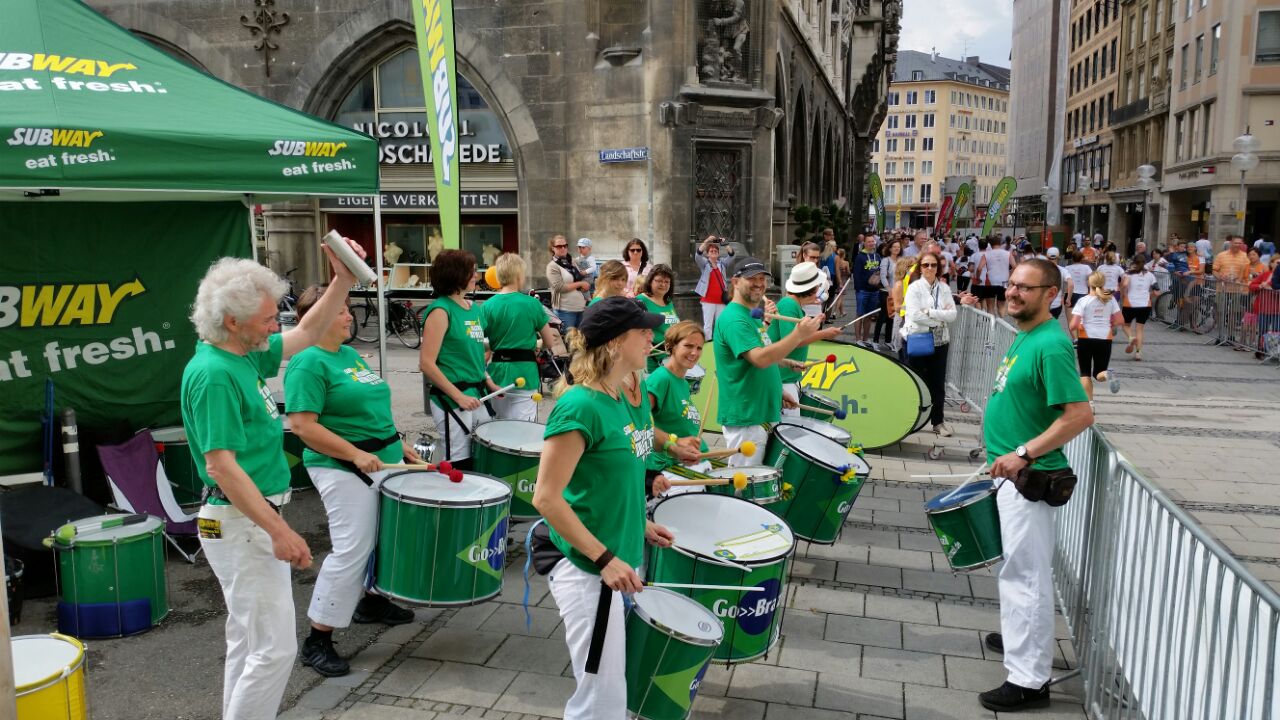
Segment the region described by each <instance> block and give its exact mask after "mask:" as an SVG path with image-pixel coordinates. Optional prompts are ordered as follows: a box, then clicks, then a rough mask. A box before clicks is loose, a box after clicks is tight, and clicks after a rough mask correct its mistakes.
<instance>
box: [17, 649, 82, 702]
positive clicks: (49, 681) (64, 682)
mask: <svg viewBox="0 0 1280 720" xmlns="http://www.w3.org/2000/svg"><path fill="white" fill-rule="evenodd" d="M36 638H40V639H46V638H54V639H56V640H59V641H62V642H65V643H68V644H70V645H73V646H74V647H75V648H76V649H77V655H76V659H75V661H74V663H73V664H72V665H71V666H70V670H69V671H68V672H66V673H65V676H64V675H63V673H58V674H56V675H51V676H50V677H49V678H46V679H43V680H40V681H39V682H34V683H30V684H27V685H23V686H21V687H18V688H16V690H17V707H18V716H17V717H18V720H87V718H88V717H89V711H88V706H87V701H86V695H85V679H84V659H85V652H84V645H83V644H82V643H81V642H80V641H79V640H76V639H75V638H72V637H67V636H65V635H59V634H56V633H55V634H52V635H48V636H45V635H39V636H35V635H20V636H17V637H14V638H13V639H12V640H11V641H10V643H11V647H12V648H13V662H14V665H15V666H18V665H19V664H20V663H25V662H30V661H31V659H30V658H26V657H24V653H23V651H22V649H21V648H22V646H23V644H24V641H27V640H33V639H36Z"/></svg>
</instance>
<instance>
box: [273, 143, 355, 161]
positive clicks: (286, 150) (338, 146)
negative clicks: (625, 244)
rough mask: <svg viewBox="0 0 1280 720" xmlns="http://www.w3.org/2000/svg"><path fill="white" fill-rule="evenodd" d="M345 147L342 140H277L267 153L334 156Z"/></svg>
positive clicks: (293, 155) (291, 155)
mask: <svg viewBox="0 0 1280 720" xmlns="http://www.w3.org/2000/svg"><path fill="white" fill-rule="evenodd" d="M346 147H347V144H346V143H344V142H313V141H310V140H277V141H276V142H275V144H274V145H272V146H271V149H270V150H268V151H267V154H268V155H283V156H286V157H336V156H337V155H338V152H339V151H341V150H343V149H344V148H346Z"/></svg>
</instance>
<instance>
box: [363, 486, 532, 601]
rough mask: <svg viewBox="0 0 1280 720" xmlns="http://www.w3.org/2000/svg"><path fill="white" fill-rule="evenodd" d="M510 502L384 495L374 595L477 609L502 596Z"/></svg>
mask: <svg viewBox="0 0 1280 720" xmlns="http://www.w3.org/2000/svg"><path fill="white" fill-rule="evenodd" d="M495 479H496V478H495ZM510 497H511V496H510V495H507V496H506V497H505V498H504V499H502V500H499V501H494V502H489V503H485V504H476V505H466V506H455V505H443V504H434V503H430V502H428V501H416V502H415V501H411V500H406V499H402V498H396V497H393V496H391V495H388V494H387V493H386V492H385V491H384V492H383V493H382V494H381V495H380V497H379V499H378V503H379V519H378V548H377V551H376V553H375V557H376V562H377V565H376V568H375V573H374V584H373V586H374V589H375V590H376V591H377V592H379V593H381V594H383V595H386V596H387V597H390V598H395V599H397V600H402V601H404V602H408V603H412V604H416V605H426V606H452V605H474V604H476V603H479V602H483V601H485V600H488V599H490V598H492V597H494V596H495V595H497V594H498V593H500V592H502V571H503V566H504V562H505V559H506V538H507V515H508V512H509V510H510V504H511V501H510Z"/></svg>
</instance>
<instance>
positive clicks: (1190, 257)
mask: <svg viewBox="0 0 1280 720" xmlns="http://www.w3.org/2000/svg"><path fill="white" fill-rule="evenodd" d="M1187 272H1190V273H1191V274H1192V275H1203V274H1204V261H1203V260H1201V259H1200V256H1199V255H1197V254H1196V253H1195V252H1194V251H1192V252H1189V253H1187Z"/></svg>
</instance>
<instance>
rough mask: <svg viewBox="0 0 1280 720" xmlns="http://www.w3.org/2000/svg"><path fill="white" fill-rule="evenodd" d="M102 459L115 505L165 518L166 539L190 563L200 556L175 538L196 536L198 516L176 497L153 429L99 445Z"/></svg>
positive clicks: (197, 551)
mask: <svg viewBox="0 0 1280 720" xmlns="http://www.w3.org/2000/svg"><path fill="white" fill-rule="evenodd" d="M98 458H99V459H100V460H101V461H102V469H103V470H105V471H106V473H107V483H108V484H109V485H110V486H111V495H112V496H113V497H114V498H115V505H116V507H118V508H119V509H120V510H121V511H122V512H127V513H146V514H148V515H154V516H155V517H158V518H164V523H165V531H164V538H165V540H167V541H168V542H169V544H170V545H172V546H173V549H174V550H177V551H178V554H179V555H181V556H182V557H183V558H184V559H186V561H187V562H189V563H195V561H196V557H197V556H199V555H200V550H201V548H200V547H199V546H197V547H196V549H195V550H194V551H192V552H188V551H187V550H185V549H183V547H182V545H180V544H179V543H178V542H177V541H176V540H175V539H174V538H175V537H186V538H194V537H196V516H195V515H189V514H187V513H186V512H184V511H183V509H182V506H180V505H179V504H178V501H177V500H175V499H174V498H173V488H172V486H170V485H169V478H168V476H166V475H165V472H164V465H163V464H162V463H161V462H160V454H159V453H157V452H156V443H155V440H154V439H153V438H152V437H151V431H150V430H143V431H142V432H139V433H138V434H137V435H134V436H133V437H132V438H129V439H128V440H126V441H125V442H122V443H120V444H119V445H99V446H98Z"/></svg>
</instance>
